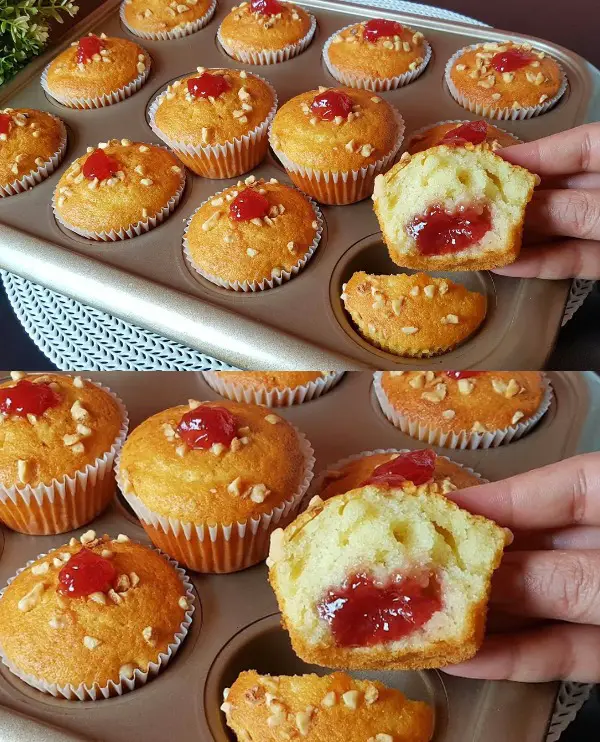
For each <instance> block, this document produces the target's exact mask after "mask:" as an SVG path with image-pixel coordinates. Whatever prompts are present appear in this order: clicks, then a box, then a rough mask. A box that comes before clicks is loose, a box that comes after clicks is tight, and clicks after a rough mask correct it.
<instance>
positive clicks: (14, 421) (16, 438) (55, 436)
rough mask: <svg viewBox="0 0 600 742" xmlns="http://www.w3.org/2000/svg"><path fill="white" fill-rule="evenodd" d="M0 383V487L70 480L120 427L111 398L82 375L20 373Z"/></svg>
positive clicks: (108, 444)
mask: <svg viewBox="0 0 600 742" xmlns="http://www.w3.org/2000/svg"><path fill="white" fill-rule="evenodd" d="M12 377H13V378H12V379H10V380H8V381H3V382H2V383H0V443H1V444H2V445H0V484H2V485H3V486H4V487H12V486H13V485H15V486H16V487H23V486H24V485H26V484H29V485H31V486H32V487H35V486H36V485H38V484H50V482H52V480H53V479H61V478H62V477H63V476H65V475H67V476H73V475H74V474H75V472H77V471H81V470H82V469H85V466H86V465H87V464H93V463H94V462H95V461H96V459H97V458H99V457H101V456H102V455H103V454H105V453H106V452H107V451H109V450H110V448H111V446H112V445H113V443H115V441H116V439H117V436H118V435H119V432H120V430H121V428H122V426H123V424H124V422H125V421H124V420H123V417H122V414H121V410H120V409H119V406H118V405H117V402H116V401H115V399H114V398H113V397H112V396H111V395H110V394H109V393H108V392H106V391H104V389H101V388H100V387H98V386H96V385H95V384H92V382H91V381H85V380H83V379H82V378H81V376H75V377H72V376H63V375H61V374H23V373H21V372H13V374H12Z"/></svg>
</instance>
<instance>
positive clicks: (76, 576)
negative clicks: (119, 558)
mask: <svg viewBox="0 0 600 742" xmlns="http://www.w3.org/2000/svg"><path fill="white" fill-rule="evenodd" d="M116 579H117V570H116V569H115V568H114V566H113V564H112V562H111V561H110V560H109V559H105V558H104V557H101V556H100V555H99V554H95V553H94V552H93V551H90V550H89V549H82V550H81V551H78V552H77V554H74V555H73V556H72V557H71V558H70V559H69V561H68V562H67V563H66V564H65V566H64V567H63V568H62V569H61V570H60V572H59V573H58V582H59V585H58V591H59V593H61V595H68V596H69V597H70V598H83V597H85V596H86V595H91V594H92V593H105V592H107V591H108V590H110V589H111V587H113V586H114V584H115V581H116Z"/></svg>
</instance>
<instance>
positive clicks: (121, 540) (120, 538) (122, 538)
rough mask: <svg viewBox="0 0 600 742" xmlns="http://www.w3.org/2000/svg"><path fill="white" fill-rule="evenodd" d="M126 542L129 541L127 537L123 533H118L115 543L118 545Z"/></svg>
mask: <svg viewBox="0 0 600 742" xmlns="http://www.w3.org/2000/svg"><path fill="white" fill-rule="evenodd" d="M128 541H129V536H126V535H125V534H124V533H120V534H119V535H118V536H117V538H116V542H117V543H118V544H126V543H127V542H128Z"/></svg>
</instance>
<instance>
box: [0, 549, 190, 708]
mask: <svg viewBox="0 0 600 742" xmlns="http://www.w3.org/2000/svg"><path fill="white" fill-rule="evenodd" d="M59 548H60V547H59ZM55 551H57V549H51V550H50V551H49V552H47V553H46V554H40V555H39V556H37V557H36V558H35V559H32V560H31V561H29V562H27V564H26V565H25V566H24V567H22V568H21V569H19V570H18V572H17V573H16V574H15V575H14V577H11V578H10V579H9V580H8V582H7V584H6V587H4V588H3V589H2V590H1V591H0V600H1V599H2V595H3V594H4V591H5V590H6V588H7V587H8V586H9V585H10V584H11V583H12V582H13V581H14V580H15V579H16V578H17V577H18V576H19V575H20V574H21V572H23V571H24V570H26V569H27V568H28V567H30V566H31V565H32V564H33V563H34V562H35V561H37V560H38V559H43V558H44V557H46V556H48V555H50V554H52V553H53V552H55ZM154 551H157V552H158V553H159V554H160V555H161V556H162V557H163V558H164V559H165V560H166V561H167V562H169V564H170V565H171V566H172V567H173V569H174V570H175V571H176V572H177V575H178V577H179V579H180V580H181V582H182V583H183V585H184V587H185V594H186V598H187V601H188V605H189V608H188V609H187V610H186V612H185V618H184V620H183V621H182V622H181V624H180V626H179V631H178V632H177V633H176V634H175V635H174V636H173V641H172V642H171V643H170V644H169V645H168V647H167V651H166V652H161V653H160V654H159V655H158V661H157V662H150V663H149V665H148V670H147V671H146V672H143V671H142V670H140V669H139V668H137V669H136V670H135V671H134V674H133V677H132V678H121V679H120V680H119V682H118V683H115V682H114V681H113V680H109V682H108V684H107V685H104V686H101V685H99V684H98V683H94V684H93V685H92V686H89V685H85V683H82V684H81V685H78V686H75V685H70V684H67V685H63V686H61V685H58V684H57V683H48V682H46V681H45V680H42V679H41V678H37V677H35V676H34V675H29V674H27V673H24V672H21V670H19V668H18V667H17V666H16V665H15V664H14V663H12V662H11V661H10V660H9V659H8V658H7V657H6V655H5V654H4V652H3V651H2V647H1V646H0V660H2V663H3V664H4V665H6V667H8V669H9V670H10V671H11V672H12V673H13V675H16V676H17V677H18V678H20V679H21V680H22V681H23V682H24V683H27V685H31V686H33V687H34V688H37V690H39V691H41V692H42V693H49V694H50V695H52V696H54V697H56V698H58V697H60V696H62V697H63V698H66V699H67V700H70V701H98V700H101V699H102V698H111V697H114V696H122V695H123V694H124V693H127V692H128V691H131V690H133V689H134V688H139V687H140V686H142V685H145V684H146V683H147V682H148V680H150V679H151V678H153V677H155V676H156V675H158V673H159V672H160V671H161V670H162V669H164V668H165V667H166V666H167V665H168V664H169V662H170V661H171V659H172V657H173V655H174V654H175V653H176V652H177V650H178V649H179V647H180V646H181V644H182V642H183V640H184V639H185V637H186V636H187V633H188V631H189V629H190V626H191V624H192V617H193V615H194V611H195V610H196V606H195V601H196V596H195V594H194V589H193V587H192V583H191V582H190V580H189V579H188V576H187V575H186V573H185V570H183V569H182V568H181V567H180V566H179V565H178V564H177V562H176V561H175V560H174V559H171V558H170V557H168V556H167V555H166V554H163V553H162V552H161V551H160V549H154Z"/></svg>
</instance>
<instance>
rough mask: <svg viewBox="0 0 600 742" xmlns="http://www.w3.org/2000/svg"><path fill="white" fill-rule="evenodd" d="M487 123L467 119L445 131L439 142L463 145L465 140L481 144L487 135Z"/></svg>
mask: <svg viewBox="0 0 600 742" xmlns="http://www.w3.org/2000/svg"><path fill="white" fill-rule="evenodd" d="M487 131H488V125H487V124H486V122H485V121H469V122H468V123H466V124H461V125H460V126H457V127H456V129H451V130H450V131H448V132H446V133H445V134H444V136H443V138H442V140H441V142H440V144H456V145H458V146H463V145H465V144H466V143H467V142H471V144H481V143H482V142H485V139H486V137H487Z"/></svg>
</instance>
